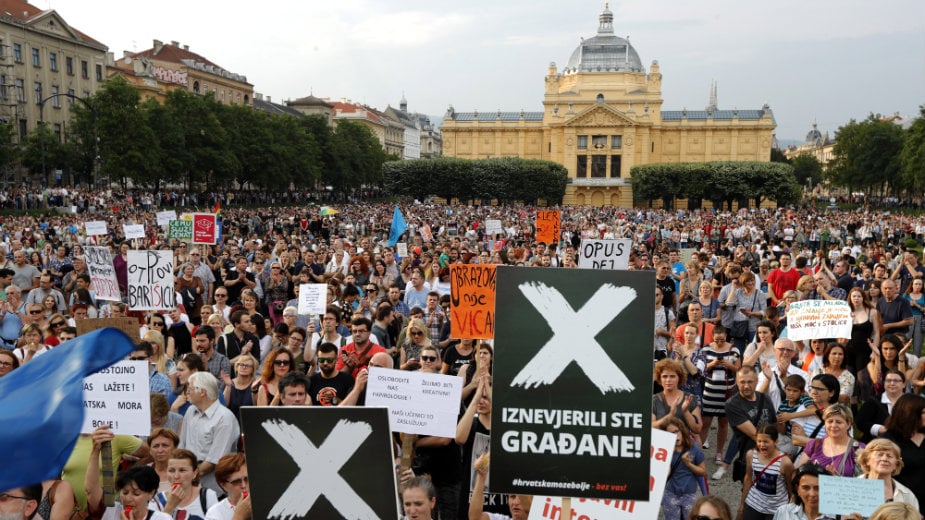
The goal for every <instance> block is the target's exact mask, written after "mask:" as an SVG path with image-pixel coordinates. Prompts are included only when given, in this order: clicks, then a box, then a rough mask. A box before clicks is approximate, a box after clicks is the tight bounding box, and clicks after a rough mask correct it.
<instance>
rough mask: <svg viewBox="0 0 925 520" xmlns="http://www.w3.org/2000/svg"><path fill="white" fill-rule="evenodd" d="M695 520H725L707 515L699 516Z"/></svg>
mask: <svg viewBox="0 0 925 520" xmlns="http://www.w3.org/2000/svg"><path fill="white" fill-rule="evenodd" d="M694 520H723V519H722V518H713V517H710V516H707V515H697V516H695V517H694Z"/></svg>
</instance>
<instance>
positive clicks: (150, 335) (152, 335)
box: [141, 330, 168, 375]
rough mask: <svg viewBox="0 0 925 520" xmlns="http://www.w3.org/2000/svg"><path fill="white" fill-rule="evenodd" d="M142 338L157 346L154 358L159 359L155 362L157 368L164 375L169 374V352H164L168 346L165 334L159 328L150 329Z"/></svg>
mask: <svg viewBox="0 0 925 520" xmlns="http://www.w3.org/2000/svg"><path fill="white" fill-rule="evenodd" d="M141 339H143V340H145V341H147V342H150V343H151V345H153V346H156V347H157V352H155V353H154V359H156V360H157V361H156V362H155V369H156V370H157V371H158V372H160V373H162V374H164V375H168V374H167V354H166V353H165V352H164V349H165V348H166V346H165V344H166V341H165V340H164V335H163V334H161V331H159V330H149V331H148V332H145V336H144V337H143V338H141Z"/></svg>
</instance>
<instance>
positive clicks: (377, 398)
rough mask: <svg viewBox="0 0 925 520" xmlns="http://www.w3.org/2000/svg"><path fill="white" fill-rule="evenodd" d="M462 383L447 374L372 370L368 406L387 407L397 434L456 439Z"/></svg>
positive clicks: (384, 369) (367, 390)
mask: <svg viewBox="0 0 925 520" xmlns="http://www.w3.org/2000/svg"><path fill="white" fill-rule="evenodd" d="M462 383H463V381H462V379H461V378H459V377H456V376H449V375H444V374H427V373H424V372H408V371H405V370H391V369H386V368H371V369H369V382H368V383H366V404H367V405H368V406H385V407H387V408H388V409H389V425H390V426H391V427H392V431H394V432H402V433H414V434H418V435H434V436H437V437H450V438H453V437H455V436H456V419H457V416H458V415H459V413H458V408H459V402H460V400H461V399H462V387H463V385H462Z"/></svg>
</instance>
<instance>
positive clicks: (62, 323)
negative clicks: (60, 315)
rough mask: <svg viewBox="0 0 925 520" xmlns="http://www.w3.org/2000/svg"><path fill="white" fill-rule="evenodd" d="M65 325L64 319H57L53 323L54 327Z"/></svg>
mask: <svg viewBox="0 0 925 520" xmlns="http://www.w3.org/2000/svg"><path fill="white" fill-rule="evenodd" d="M64 325H65V322H63V321H56V322H54V323H52V324H51V326H52V327H63V326H64Z"/></svg>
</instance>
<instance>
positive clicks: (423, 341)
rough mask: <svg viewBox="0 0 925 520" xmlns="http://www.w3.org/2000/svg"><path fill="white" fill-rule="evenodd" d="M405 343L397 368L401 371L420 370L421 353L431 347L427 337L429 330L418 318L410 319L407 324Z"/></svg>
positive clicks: (402, 346)
mask: <svg viewBox="0 0 925 520" xmlns="http://www.w3.org/2000/svg"><path fill="white" fill-rule="evenodd" d="M406 330H407V333H406V334H405V342H404V343H403V344H402V345H401V350H400V352H399V365H398V366H399V368H400V369H401V370H419V369H420V368H421V352H422V351H423V350H424V349H425V348H427V347H430V346H432V343H431V342H430V337H429V334H428V333H429V332H430V330H429V328H428V327H427V325H425V324H424V320H422V319H420V318H412V319H411V320H410V321H409V322H408V327H407V329H406Z"/></svg>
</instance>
